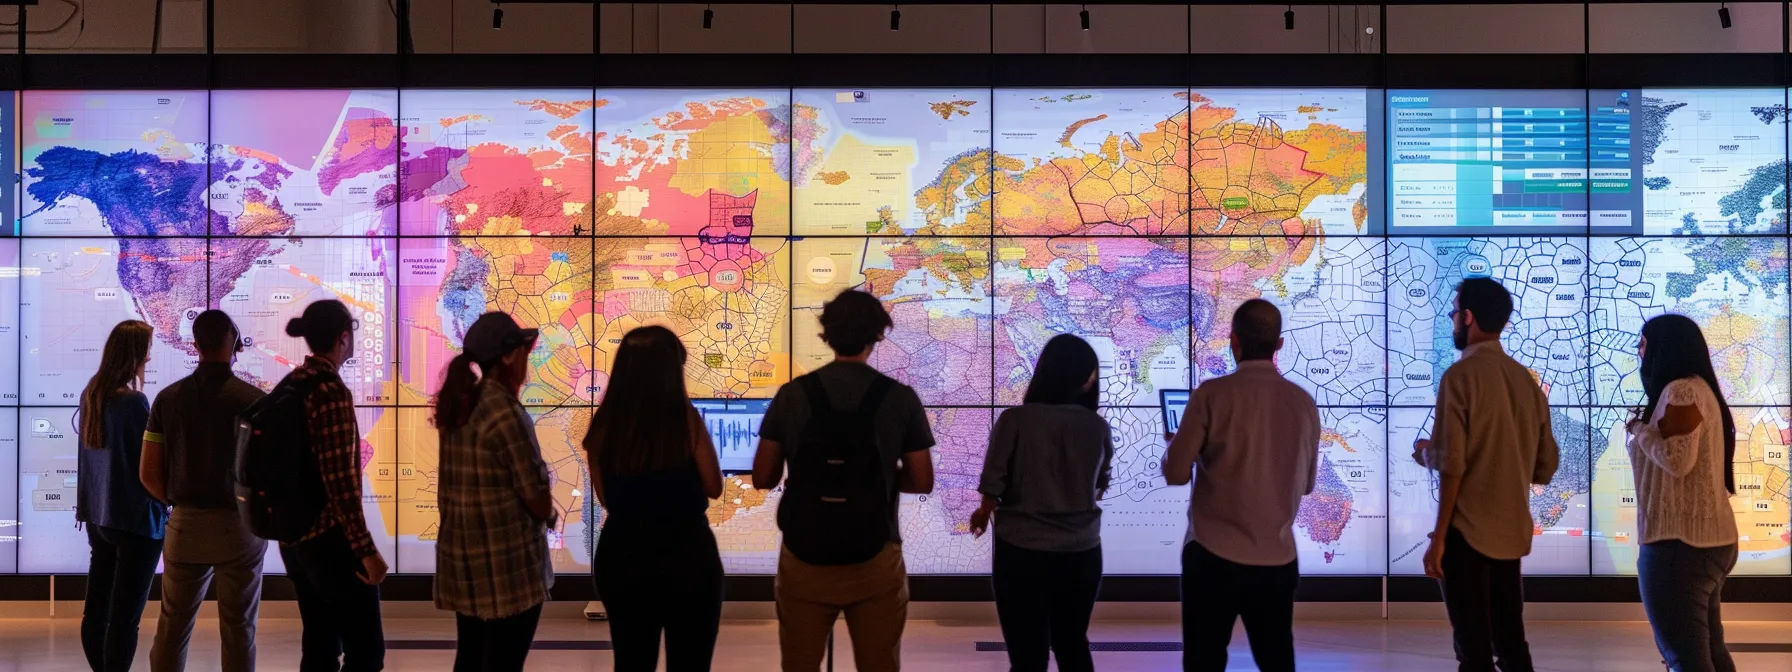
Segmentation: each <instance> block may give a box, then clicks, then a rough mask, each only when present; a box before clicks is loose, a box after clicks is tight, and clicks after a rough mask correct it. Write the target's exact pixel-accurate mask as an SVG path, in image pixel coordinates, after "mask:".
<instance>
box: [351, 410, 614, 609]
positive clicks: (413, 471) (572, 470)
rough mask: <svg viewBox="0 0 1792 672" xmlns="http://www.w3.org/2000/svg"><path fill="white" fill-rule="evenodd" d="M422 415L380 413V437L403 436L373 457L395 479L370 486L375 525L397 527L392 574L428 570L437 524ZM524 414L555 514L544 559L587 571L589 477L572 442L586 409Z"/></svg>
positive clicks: (434, 459) (433, 447)
mask: <svg viewBox="0 0 1792 672" xmlns="http://www.w3.org/2000/svg"><path fill="white" fill-rule="evenodd" d="M430 415H431V411H430V409H425V408H401V409H396V410H395V411H388V412H386V414H385V415H384V416H382V420H381V421H382V424H381V425H380V429H382V430H384V431H388V432H390V431H392V430H393V429H394V428H396V430H397V431H398V432H399V434H401V435H403V436H404V437H406V438H405V440H404V442H402V443H400V444H398V445H397V446H396V447H394V448H392V449H391V452H385V451H384V450H382V452H380V453H379V455H378V457H377V458H376V462H378V463H380V464H389V465H392V470H393V471H394V472H395V473H393V474H391V476H390V477H388V478H380V479H377V480H375V481H373V482H372V487H373V489H374V491H375V492H376V493H378V495H379V499H380V501H381V502H382V506H381V509H380V515H381V519H382V520H385V521H396V522H397V530H396V531H397V539H398V548H399V551H398V566H397V567H396V568H395V571H399V572H406V573H417V574H434V573H435V571H436V555H435V546H434V542H435V540H436V535H437V533H438V532H439V531H440V529H441V520H442V519H441V508H440V504H439V503H438V500H437V498H436V495H437V486H436V484H437V478H438V474H439V468H440V464H441V461H440V460H441V453H440V444H439V442H438V439H437V433H436V430H435V428H434V427H433V426H431V424H430V419H429V418H430ZM529 416H530V418H531V419H532V420H534V423H535V438H536V441H537V442H538V443H539V444H540V446H541V455H542V459H543V461H545V462H547V465H548V476H549V480H550V491H551V492H552V493H553V499H554V511H555V513H556V514H557V515H558V522H557V523H556V527H555V528H554V530H553V531H551V532H550V533H549V534H548V554H549V555H550V556H551V557H552V559H553V562H554V569H555V570H556V571H558V572H564V573H569V574H573V573H577V574H582V573H586V572H589V571H591V548H592V547H591V546H590V544H591V543H592V540H593V539H594V537H593V536H592V534H591V528H590V527H589V526H588V525H587V522H588V521H589V520H591V519H590V518H588V517H587V514H586V512H587V510H588V504H587V499H588V496H587V495H586V494H585V493H588V492H590V491H591V484H590V473H591V472H590V470H589V469H588V468H586V465H585V451H584V450H583V449H581V448H580V447H579V441H580V440H581V439H583V438H584V436H585V430H586V429H587V428H588V427H589V426H590V424H591V409H589V408H577V407H568V408H532V409H529Z"/></svg>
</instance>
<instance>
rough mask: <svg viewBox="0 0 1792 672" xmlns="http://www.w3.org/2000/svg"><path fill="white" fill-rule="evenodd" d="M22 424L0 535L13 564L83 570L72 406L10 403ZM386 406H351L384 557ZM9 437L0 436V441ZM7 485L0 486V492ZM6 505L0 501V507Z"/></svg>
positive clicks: (368, 508) (85, 551) (387, 527)
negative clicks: (11, 516) (11, 545)
mask: <svg viewBox="0 0 1792 672" xmlns="http://www.w3.org/2000/svg"><path fill="white" fill-rule="evenodd" d="M13 412H14V411H11V410H10V409H8V410H5V411H0V420H5V419H8V418H11V417H14V416H11V415H7V414H9V413H13ZM16 412H17V413H18V416H17V417H18V419H19V421H20V422H22V423H23V425H22V426H21V427H20V428H19V433H18V436H19V439H20V441H19V443H18V446H19V453H18V457H19V472H18V479H19V480H18V481H17V484H16V485H17V488H18V489H17V490H16V493H17V494H18V497H17V498H16V499H11V500H8V501H17V502H19V509H18V511H19V515H18V520H17V522H16V523H14V524H13V527H12V529H10V530H8V529H6V527H7V522H9V521H4V520H0V535H5V534H17V536H18V539H17V542H18V550H19V554H18V571H20V572H24V573H29V574H80V573H85V572H86V571H87V559H88V557H89V556H90V555H91V553H90V549H89V548H88V543H87V533H86V532H85V531H83V530H81V529H78V528H76V527H75V496H76V483H75V477H76V474H77V473H78V465H77V463H76V455H75V453H76V451H78V450H82V449H81V448H79V447H78V445H79V444H78V443H77V438H76V432H75V429H74V427H75V409H73V408H50V407H40V408H31V409H20V410H18V411H16ZM391 413H393V411H392V410H390V409H376V408H358V409H355V420H356V422H357V423H358V424H359V425H360V427H361V459H362V461H363V463H364V464H365V465H366V470H367V478H366V479H365V483H363V486H364V487H363V489H362V498H361V499H362V507H363V511H364V513H365V515H366V517H367V529H368V531H369V532H370V533H372V535H373V541H374V545H375V546H376V547H377V548H379V550H380V553H381V554H382V555H384V556H385V558H386V560H387V561H388V562H391V561H392V560H393V559H394V557H395V555H394V554H395V553H396V546H395V544H394V532H395V531H394V529H393V527H392V525H391V519H390V518H385V517H382V516H381V515H380V513H381V511H382V510H384V509H385V508H386V507H388V506H389V505H390V502H391V497H390V494H389V493H387V492H382V491H381V489H380V488H378V487H376V484H375V483H376V481H377V479H378V477H379V476H380V475H382V474H388V473H390V472H391V464H390V463H389V462H386V461H384V457H383V456H385V455H389V454H390V452H391V451H392V450H393V446H394V445H395V443H396V437H395V435H393V433H392V432H391V431H390V429H389V425H382V424H381V423H382V421H383V419H384V418H385V417H387V416H388V415H390V414H391ZM5 445H8V444H6V443H4V442H3V441H0V446H5ZM7 493H8V489H7V488H6V487H4V486H0V494H7ZM7 510H8V509H5V508H0V513H4V512H5V511H7ZM262 568H263V570H264V571H266V572H269V573H275V574H283V573H285V571H286V569H285V565H284V564H283V563H282V562H281V560H280V554H279V553H268V554H267V558H266V560H265V561H264V563H263V565H262Z"/></svg>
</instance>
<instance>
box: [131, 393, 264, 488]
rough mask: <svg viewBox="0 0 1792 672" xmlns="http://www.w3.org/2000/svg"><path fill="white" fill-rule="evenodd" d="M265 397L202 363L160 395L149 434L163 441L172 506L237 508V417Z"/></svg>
mask: <svg viewBox="0 0 1792 672" xmlns="http://www.w3.org/2000/svg"><path fill="white" fill-rule="evenodd" d="M263 396H266V394H265V393H263V392H262V391H261V390H259V389H257V388H256V387H255V386H254V385H250V384H248V383H245V382H243V381H242V379H240V378H237V377H236V374H234V373H232V372H231V371H230V365H229V364H223V363H217V362H212V363H201V364H200V365H199V368H198V370H196V371H194V372H193V375H190V376H187V377H185V378H182V379H180V380H177V381H174V384H173V385H169V386H168V387H166V388H164V389H163V390H162V391H161V392H160V393H158V394H157V395H156V403H155V404H154V405H152V406H151V407H150V409H149V428H148V430H147V431H146V432H145V434H146V435H147V436H146V438H149V439H150V440H156V439H158V438H159V439H160V440H161V443H162V458H163V464H164V465H165V466H166V468H167V472H166V473H167V474H168V499H169V502H170V503H172V504H176V505H180V506H189V507H193V508H196V509H233V508H236V415H237V413H240V412H242V411H243V409H245V408H248V407H249V406H250V405H251V404H254V403H255V402H256V401H258V400H260V399H261V398H262V397H263Z"/></svg>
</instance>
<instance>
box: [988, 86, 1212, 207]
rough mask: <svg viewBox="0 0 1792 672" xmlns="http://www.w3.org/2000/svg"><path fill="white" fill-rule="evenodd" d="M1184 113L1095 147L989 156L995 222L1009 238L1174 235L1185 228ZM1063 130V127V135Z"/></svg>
mask: <svg viewBox="0 0 1792 672" xmlns="http://www.w3.org/2000/svg"><path fill="white" fill-rule="evenodd" d="M1186 122H1187V117H1186V116H1185V115H1177V116H1175V117H1172V118H1169V119H1165V120H1163V121H1160V122H1158V123H1157V124H1156V125H1155V126H1154V127H1153V128H1152V129H1151V130H1150V131H1147V132H1144V133H1140V134H1137V135H1136V137H1125V138H1123V137H1122V136H1120V135H1118V134H1109V135H1108V136H1107V137H1106V138H1104V139H1103V140H1102V142H1101V143H1100V147H1099V149H1098V150H1096V151H1092V152H1091V151H1081V150H1079V151H1076V152H1075V153H1073V154H1071V155H1068V156H1054V157H1051V158H1050V159H1038V158H1036V159H1034V160H1033V161H1031V162H1022V161H1020V160H1018V159H1014V158H1012V157H998V158H997V159H996V174H995V180H996V183H995V193H996V194H999V196H998V197H997V198H996V199H995V214H996V224H997V226H998V228H999V229H1000V230H999V231H998V232H999V233H1004V234H1013V235H1068V234H1077V233H1093V234H1138V235H1161V234H1180V233H1185V232H1186V231H1187V230H1188V223H1187V219H1186V215H1185V214H1184V212H1183V210H1184V208H1185V207H1186V198H1187V196H1186V194H1187V193H1188V185H1189V172H1188V161H1189V154H1188V147H1187V146H1186V142H1185V140H1184V136H1185V134H1184V132H1183V126H1184V124H1185V123H1186ZM1068 133H1069V131H1066V136H1065V137H1068Z"/></svg>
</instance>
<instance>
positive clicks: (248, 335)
mask: <svg viewBox="0 0 1792 672" xmlns="http://www.w3.org/2000/svg"><path fill="white" fill-rule="evenodd" d="M211 248H212V250H211V264H212V266H213V267H214V268H235V267H239V266H240V267H243V268H244V269H245V270H243V271H242V273H241V276H240V277H239V278H238V280H237V281H236V284H235V285H234V286H233V287H231V289H230V292H229V293H227V294H224V295H221V296H215V297H213V299H212V307H214V308H219V309H222V310H224V311H225V312H227V313H230V315H231V317H232V318H233V319H234V320H235V322H236V325H237V328H238V329H240V330H242V334H241V335H242V338H243V351H242V352H241V353H238V354H237V357H236V366H235V369H236V371H237V375H238V376H241V377H242V378H243V379H244V380H247V381H249V382H251V383H254V384H256V385H258V386H260V387H261V388H262V389H266V390H272V389H273V388H274V384H276V383H278V382H280V379H281V378H284V377H285V376H286V374H287V373H290V372H291V371H292V370H293V368H294V367H297V366H298V365H299V364H301V363H303V362H304V361H305V356H306V355H307V354H309V352H310V351H309V350H308V349H307V348H306V346H305V341H303V340H302V339H297V338H292V337H290V336H287V335H286V322H287V321H288V320H290V319H292V318H295V317H298V316H299V315H300V314H301V313H303V312H304V311H305V306H307V305H310V304H311V302H313V301H321V300H325V299H334V300H337V301H341V302H343V304H344V305H346V306H348V309H349V312H350V313H351V314H353V315H354V316H355V319H356V320H359V321H360V325H361V326H360V329H359V330H358V331H356V332H355V352H354V357H352V358H351V359H349V360H348V361H345V362H343V363H342V366H340V367H337V373H338V374H340V375H341V376H342V381H343V382H344V383H345V384H347V385H348V388H349V391H350V392H352V393H353V394H354V397H355V403H357V404H361V405H366V406H384V405H390V404H392V403H394V402H395V401H396V400H397V396H398V395H397V384H396V382H397V381H396V377H395V370H396V369H395V360H394V359H393V355H394V354H396V353H395V348H394V347H393V324H392V321H391V319H390V316H391V315H392V314H393V302H394V300H395V299H396V297H395V291H394V290H395V289H396V288H395V287H394V285H395V283H394V282H393V281H392V280H393V276H394V275H395V274H396V256H395V255H396V254H397V251H398V250H397V248H398V245H397V243H396V242H395V241H393V240H391V239H379V238H286V239H276V240H252V239H242V238H238V239H218V240H213V241H212V243H211ZM250 254H255V255H257V256H256V257H255V258H253V259H249V260H247V262H248V263H246V264H244V263H243V261H244V259H242V258H241V257H243V256H247V255H250ZM198 316H199V315H198V313H197V311H188V314H187V315H184V316H183V317H182V319H183V320H184V324H185V325H186V328H187V329H188V331H189V332H190V331H191V328H192V326H191V325H192V319H193V318H196V317H198Z"/></svg>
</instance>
